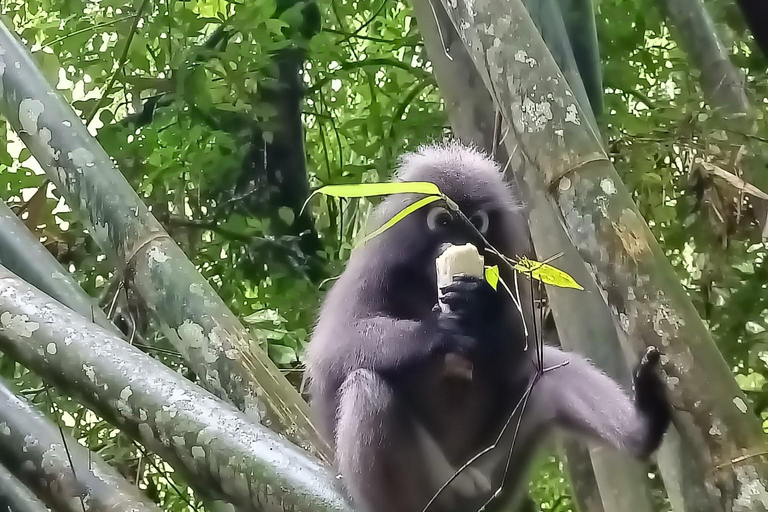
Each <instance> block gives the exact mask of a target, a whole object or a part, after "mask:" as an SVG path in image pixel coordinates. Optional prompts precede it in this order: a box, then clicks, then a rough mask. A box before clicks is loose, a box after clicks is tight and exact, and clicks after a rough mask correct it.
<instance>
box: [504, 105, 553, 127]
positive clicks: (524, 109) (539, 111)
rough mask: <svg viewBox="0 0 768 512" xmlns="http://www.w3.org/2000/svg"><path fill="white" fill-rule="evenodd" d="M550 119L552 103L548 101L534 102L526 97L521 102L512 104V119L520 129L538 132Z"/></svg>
mask: <svg viewBox="0 0 768 512" xmlns="http://www.w3.org/2000/svg"><path fill="white" fill-rule="evenodd" d="M551 120H552V105H551V104H550V103H549V102H548V101H541V102H536V101H533V100H532V99H531V98H527V97H526V98H525V99H524V100H523V102H522V103H520V102H515V103H513V104H512V121H513V123H514V124H515V128H517V129H518V130H520V131H527V132H528V133H534V132H540V131H542V130H544V129H545V128H546V127H547V122H549V121H551Z"/></svg>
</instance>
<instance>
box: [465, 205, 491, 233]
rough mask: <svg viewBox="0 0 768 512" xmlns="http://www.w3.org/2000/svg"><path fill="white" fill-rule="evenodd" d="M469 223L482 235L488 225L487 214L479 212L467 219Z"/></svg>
mask: <svg viewBox="0 0 768 512" xmlns="http://www.w3.org/2000/svg"><path fill="white" fill-rule="evenodd" d="M469 221H470V222H471V223H472V225H473V226H475V228H477V230H478V231H479V232H480V233H482V234H483V235H484V234H485V233H486V232H487V231H488V224H489V221H488V214H487V213H485V212H484V211H482V210H481V211H479V212H475V213H474V214H472V216H471V217H470V218H469Z"/></svg>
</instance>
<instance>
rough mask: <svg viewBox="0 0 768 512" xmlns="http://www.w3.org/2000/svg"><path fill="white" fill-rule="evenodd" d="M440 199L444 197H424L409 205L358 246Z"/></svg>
mask: <svg viewBox="0 0 768 512" xmlns="http://www.w3.org/2000/svg"><path fill="white" fill-rule="evenodd" d="M439 199H442V197H441V196H427V197H422V198H421V199H419V200H418V201H416V202H415V203H411V204H409V205H408V206H406V207H405V208H403V209H402V210H400V211H399V212H397V214H396V215H394V216H392V218H391V219H389V220H388V221H387V222H385V223H384V224H383V225H382V226H381V227H380V228H378V229H377V230H375V231H373V232H372V233H370V234H369V235H367V236H366V237H365V238H363V239H362V240H361V241H360V243H359V244H358V245H363V244H364V243H366V242H367V241H368V240H370V239H372V238H374V237H377V236H379V235H380V234H382V233H383V232H385V231H386V230H388V229H389V228H391V227H392V226H394V225H395V224H397V223H398V222H400V221H401V220H403V219H404V218H405V217H407V216H408V215H410V214H411V213H413V212H415V211H416V210H418V209H419V208H422V207H424V206H427V205H428V204H430V203H434V202H435V201H437V200H439Z"/></svg>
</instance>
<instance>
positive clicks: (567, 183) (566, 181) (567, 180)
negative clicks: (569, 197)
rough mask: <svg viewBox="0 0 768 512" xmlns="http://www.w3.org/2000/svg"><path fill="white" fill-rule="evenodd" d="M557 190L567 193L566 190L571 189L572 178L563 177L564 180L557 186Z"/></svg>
mask: <svg viewBox="0 0 768 512" xmlns="http://www.w3.org/2000/svg"><path fill="white" fill-rule="evenodd" d="M557 188H559V189H560V190H562V191H563V192H565V191H566V190H568V189H570V188H571V178H569V177H568V176H563V177H562V179H560V183H558V184H557Z"/></svg>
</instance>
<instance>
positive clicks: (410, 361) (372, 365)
mask: <svg viewBox="0 0 768 512" xmlns="http://www.w3.org/2000/svg"><path fill="white" fill-rule="evenodd" d="M449 318H450V317H449V316H448V315H445V314H443V313H440V312H437V311H436V312H434V314H433V315H430V316H429V317H427V318H426V319H423V320H406V319H397V318H391V317H386V316H376V317H371V318H366V319H361V320H357V321H355V322H353V323H352V325H351V327H352V329H354V330H355V331H356V332H354V333H353V334H352V336H350V337H349V338H348V341H347V343H349V344H351V345H352V346H351V347H350V346H349V345H348V346H347V347H346V349H345V359H346V361H345V366H346V368H345V370H346V371H345V373H349V372H351V371H354V370H355V369H358V368H366V369H369V370H374V371H376V372H379V373H381V374H387V373H388V372H392V371H397V372H400V371H403V370H406V369H408V368H411V367H413V366H415V365H418V364H420V363H424V362H427V361H430V360H432V359H433V358H434V357H436V356H440V355H444V354H448V353H465V352H470V351H471V350H472V347H473V346H474V345H475V341H474V340H473V339H471V338H469V337H467V336H462V335H460V334H459V333H456V332H454V331H453V330H452V329H450V328H449V327H447V326H446V323H447V321H448V320H449Z"/></svg>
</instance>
